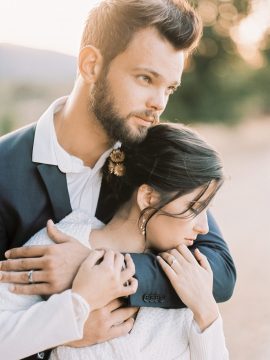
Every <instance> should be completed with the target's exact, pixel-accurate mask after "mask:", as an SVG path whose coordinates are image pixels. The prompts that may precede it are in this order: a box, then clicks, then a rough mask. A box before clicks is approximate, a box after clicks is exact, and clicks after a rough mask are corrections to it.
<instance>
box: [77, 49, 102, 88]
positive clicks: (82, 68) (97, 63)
mask: <svg viewBox="0 0 270 360" xmlns="http://www.w3.org/2000/svg"><path fill="white" fill-rule="evenodd" d="M102 65H103V57H102V55H101V53H100V51H99V50H98V49H97V48H96V47H94V46H91V45H88V46H85V47H84V48H82V49H81V51H80V54H79V58H78V67H79V72H80V74H81V76H82V78H83V79H84V81H85V82H86V83H87V84H94V83H95V82H96V81H97V79H98V77H99V75H100V73H101V70H102Z"/></svg>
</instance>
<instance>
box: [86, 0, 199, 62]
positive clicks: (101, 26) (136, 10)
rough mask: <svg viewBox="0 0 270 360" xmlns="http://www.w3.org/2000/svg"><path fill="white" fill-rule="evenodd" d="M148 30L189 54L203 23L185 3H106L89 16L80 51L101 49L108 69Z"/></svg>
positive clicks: (154, 0) (108, 0)
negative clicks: (141, 31)
mask: <svg viewBox="0 0 270 360" xmlns="http://www.w3.org/2000/svg"><path fill="white" fill-rule="evenodd" d="M147 27H155V28H156V29H157V30H158V32H159V33H160V35H161V36H162V37H164V38H165V39H167V40H168V41H169V42H170V43H171V44H172V45H173V46H174V47H175V49H177V50H185V51H187V52H189V51H191V50H193V49H194V48H195V47H196V46H197V43H198V41H199V39H200V37H201V33H202V24H201V20H200V18H199V17H198V15H197V14H196V12H195V11H194V9H193V8H192V7H191V5H189V3H188V2H187V1H186V0H103V1H101V2H100V3H99V4H98V5H97V6H96V7H95V8H93V9H92V10H91V11H90V13H89V17H88V19H87V21H86V24H85V27H84V31H83V35H82V40H81V48H83V47H85V46H87V45H93V46H95V47H96V48H98V49H99V50H100V52H101V54H102V56H103V57H104V65H105V67H106V66H108V65H109V63H110V62H111V61H112V60H113V59H114V58H115V57H116V56H117V55H118V54H120V53H122V52H123V51H125V49H126V48H127V46H128V44H129V43H130V41H131V40H132V37H133V35H134V34H135V33H136V32H137V31H139V30H141V29H144V28H147Z"/></svg>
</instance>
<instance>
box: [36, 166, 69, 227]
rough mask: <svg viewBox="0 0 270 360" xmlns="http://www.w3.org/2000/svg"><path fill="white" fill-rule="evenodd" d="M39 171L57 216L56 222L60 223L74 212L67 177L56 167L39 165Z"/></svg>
mask: <svg viewBox="0 0 270 360" xmlns="http://www.w3.org/2000/svg"><path fill="white" fill-rule="evenodd" d="M37 169H38V171H39V174H40V176H41V178H42V180H43V182H44V184H45V186H46V189H47V192H48V195H49V198H50V201H51V205H52V208H53V212H54V215H55V221H56V222H59V221H60V220H61V219H63V218H64V217H65V216H66V215H68V214H69V213H70V212H71V211H72V209H71V205H70V199H69V194H68V188H67V180H66V175H65V174H63V173H62V172H61V171H60V170H59V169H58V167H57V166H54V165H47V164H39V165H37Z"/></svg>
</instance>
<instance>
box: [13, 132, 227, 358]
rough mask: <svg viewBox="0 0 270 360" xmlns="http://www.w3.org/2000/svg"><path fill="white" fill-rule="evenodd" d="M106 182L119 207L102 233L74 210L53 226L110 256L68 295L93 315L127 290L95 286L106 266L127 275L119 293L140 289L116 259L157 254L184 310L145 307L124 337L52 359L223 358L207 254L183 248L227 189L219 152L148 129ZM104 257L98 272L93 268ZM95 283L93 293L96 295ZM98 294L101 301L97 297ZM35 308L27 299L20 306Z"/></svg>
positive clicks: (114, 163) (115, 161)
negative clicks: (85, 289)
mask: <svg viewBox="0 0 270 360" xmlns="http://www.w3.org/2000/svg"><path fill="white" fill-rule="evenodd" d="M104 176H106V178H107V180H108V182H109V184H110V186H111V189H112V192H111V198H110V199H109V200H108V201H116V200H117V201H118V203H119V208H118V210H117V212H116V214H115V216H114V217H113V218H112V220H111V221H110V222H109V223H108V224H107V225H106V226H104V225H103V224H101V223H100V222H99V221H98V220H97V219H89V217H88V216H87V214H85V213H84V212H82V211H80V210H78V211H74V212H72V213H71V214H70V215H68V216H67V217H66V218H65V219H63V220H62V221H61V222H60V223H59V224H58V228H59V229H60V230H62V231H64V232H66V233H69V234H70V235H71V236H73V237H75V238H77V239H79V240H80V241H82V242H84V243H85V244H86V245H88V246H91V247H92V248H101V247H102V248H108V249H112V250H107V251H105V255H104V254H103V253H102V252H100V253H96V255H92V259H90V260H89V259H87V261H88V262H89V261H90V262H91V266H90V269H89V275H90V277H87V278H88V280H87V281H88V284H89V291H88V292H86V293H82V292H80V290H79V289H78V287H77V281H78V279H77V278H78V277H79V276H80V274H81V273H82V272H86V273H87V272H88V269H87V265H86V264H87V261H86V264H85V263H83V264H82V266H81V268H80V270H79V272H78V274H77V276H76V278H75V280H74V283H73V287H72V290H73V291H74V292H75V293H78V294H79V295H81V296H83V297H84V298H85V299H86V300H87V302H88V304H89V305H90V309H91V310H92V309H95V308H98V307H101V306H103V305H104V304H105V303H106V301H107V302H109V300H110V299H112V298H113V296H115V297H118V296H123V294H124V290H123V288H121V291H118V294H117V293H116V292H115V290H113V286H111V287H110V286H107V287H106V286H104V284H103V287H102V285H101V278H100V277H101V274H102V273H103V272H104V268H102V266H105V267H106V264H105V265H104V263H106V262H108V261H110V262H111V263H112V264H113V265H114V271H115V273H117V274H118V275H117V276H122V274H125V275H124V277H123V278H122V284H123V283H124V282H126V280H128V279H129V283H128V286H127V289H129V293H131V292H132V291H134V290H135V288H136V285H135V284H136V281H135V280H134V279H133V278H132V275H133V272H132V271H133V270H132V263H131V259H130V258H129V257H128V256H127V257H126V263H127V269H125V270H124V271H123V272H121V266H122V265H123V258H121V255H119V253H118V252H119V251H120V252H123V253H127V252H144V251H149V250H150V249H153V250H155V251H158V252H159V253H160V256H158V257H157V259H158V260H157V261H159V263H160V266H161V267H162V268H163V270H164V272H165V274H166V275H167V277H168V278H169V280H170V281H171V283H172V286H173V287H174V289H175V291H176V293H177V294H178V296H179V297H181V299H182V301H183V302H184V303H185V304H186V305H187V307H188V308H187V309H180V310H179V309H178V310H164V309H156V308H155V309H154V308H141V309H140V310H139V313H138V315H137V318H136V321H135V325H134V327H133V329H132V331H131V333H130V334H129V335H127V336H125V337H120V338H117V339H114V340H111V341H108V342H106V343H103V344H97V345H94V346H91V347H86V348H71V347H68V346H59V347H58V348H56V349H55V350H53V352H52V354H51V360H56V359H65V360H69V359H117V360H119V359H127V358H130V359H149V358H153V357H155V359H168V360H172V359H207V360H210V359H213V360H214V359H215V360H218V359H228V352H227V350H226V346H225V341H224V336H223V331H222V320H221V318H220V315H219V312H218V308H217V304H216V302H215V300H214V298H213V295H212V281H213V279H212V272H211V268H210V266H209V263H208V261H207V259H206V258H205V256H204V255H202V254H201V253H200V252H199V251H198V250H195V252H194V256H193V255H192V254H191V252H190V251H189V250H188V248H187V246H190V245H193V243H194V242H195V241H196V237H197V235H198V234H204V233H207V232H208V224H207V214H206V211H207V209H208V207H209V205H210V203H211V200H212V199H213V197H214V196H215V194H216V192H217V191H218V189H219V188H220V186H221V185H222V182H223V173H222V165H221V162H220V159H219V157H218V155H217V153H216V152H215V151H214V150H213V149H212V148H211V147H210V146H209V145H208V144H206V143H205V142H204V141H203V140H202V139H200V138H199V136H198V135H197V134H196V133H194V132H192V131H191V130H190V129H188V128H185V127H177V126H174V127H173V126H169V125H158V126H155V127H153V128H151V129H150V130H149V132H148V135H147V137H146V138H145V140H144V141H143V142H142V143H140V144H138V145H135V146H133V147H132V148H127V147H124V146H123V148H122V149H121V150H114V151H113V152H112V153H111V155H110V157H109V158H108V160H107V163H106V164H105V166H104ZM89 234H90V237H89ZM127 234H128V236H127ZM49 241H50V240H49V239H48V237H47V235H46V231H45V230H41V231H40V232H39V233H37V234H36V235H35V236H34V237H33V238H32V239H30V241H29V242H28V243H27V245H33V244H44V243H48V242H49ZM89 244H90V245H89ZM113 251H115V253H114V252H113ZM103 255H104V258H103V261H102V262H101V264H100V265H94V264H95V261H96V260H97V259H98V258H99V259H101V258H102V256H103ZM93 256H94V259H93ZM93 266H94V267H96V268H95V270H94V271H93ZM98 266H99V268H98ZM97 281H98V284H99V285H97V286H95V284H96V282H97ZM105 282H106V277H105V278H104V283H105ZM101 287H102V292H101V294H100V295H98V296H96V297H94V296H93V293H95V292H96V291H97V292H98V293H99V291H98V290H99V289H100V288H101ZM93 288H94V289H95V292H93ZM120 293H121V294H120ZM126 293H127V294H128V292H127V291H126ZM9 296H11V297H13V296H15V298H14V299H15V300H12V299H10V298H9V301H8V302H9V304H12V301H14V302H17V301H18V300H17V298H18V297H19V298H22V297H20V296H18V295H13V294H12V295H9ZM102 296H103V297H102ZM39 300H40V298H39V297H31V296H30V297H24V299H23V300H22V301H23V302H25V303H24V305H21V306H27V303H29V304H30V302H32V303H33V302H37V301H39ZM6 306H7V305H6ZM10 306H12V305H10Z"/></svg>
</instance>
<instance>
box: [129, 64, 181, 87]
mask: <svg viewBox="0 0 270 360" xmlns="http://www.w3.org/2000/svg"><path fill="white" fill-rule="evenodd" d="M134 70H135V71H145V72H148V73H150V74H151V75H153V76H154V77H155V78H163V76H162V75H161V74H159V73H157V72H156V71H154V70H152V69H150V68H147V67H136V68H134ZM180 85H181V81H173V82H172V84H171V86H176V87H178V86H180Z"/></svg>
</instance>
